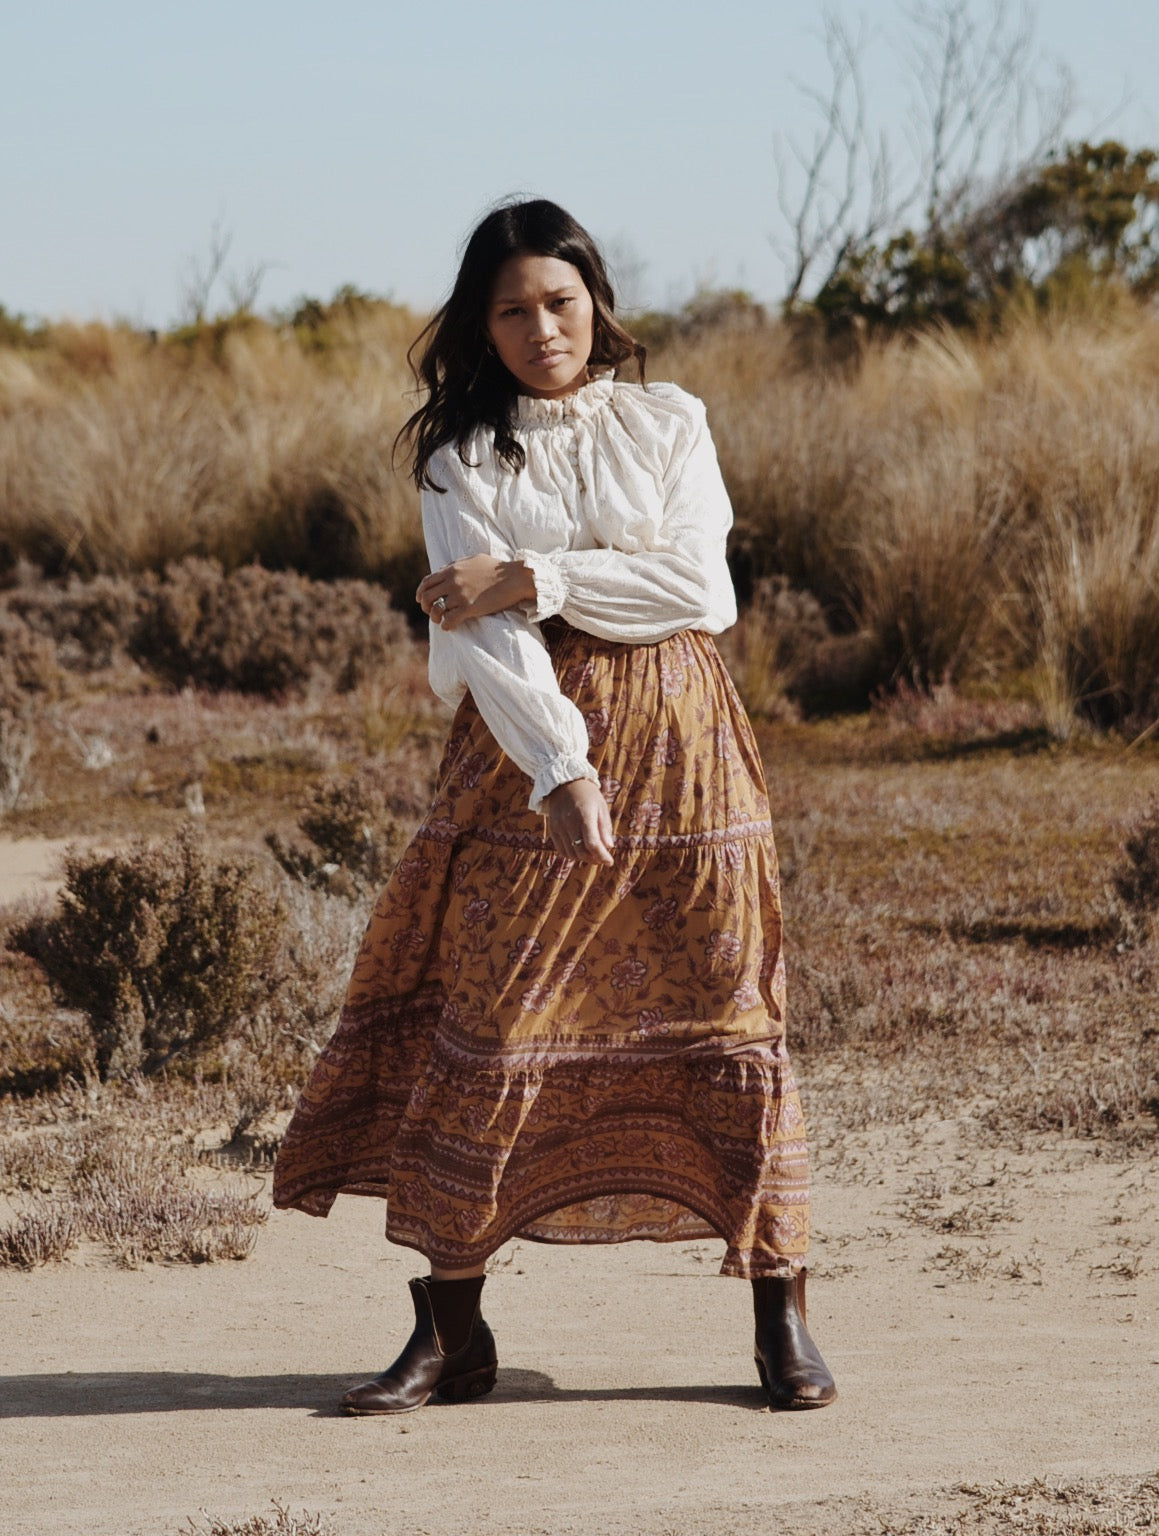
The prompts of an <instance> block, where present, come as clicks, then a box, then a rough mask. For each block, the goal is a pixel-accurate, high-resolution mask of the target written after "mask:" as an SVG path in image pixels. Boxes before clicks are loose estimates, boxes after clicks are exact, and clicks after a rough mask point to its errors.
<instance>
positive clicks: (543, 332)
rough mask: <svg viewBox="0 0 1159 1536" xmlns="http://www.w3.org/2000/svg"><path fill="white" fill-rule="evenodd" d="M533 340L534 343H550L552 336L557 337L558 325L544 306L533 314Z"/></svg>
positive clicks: (553, 316)
mask: <svg viewBox="0 0 1159 1536" xmlns="http://www.w3.org/2000/svg"><path fill="white" fill-rule="evenodd" d="M533 318H534V325H533V327H532V329H533V331H534V339H535V340H536V341H550V340H551V339H552V337H553V336H558V335H559V325H558V323H557V322H556V318H555V315H554V314H553V313H552V311H551V310H550V309H548V308H546V306H545V307H544V308H542V309H537V310H536V311H535V313H534V317H533Z"/></svg>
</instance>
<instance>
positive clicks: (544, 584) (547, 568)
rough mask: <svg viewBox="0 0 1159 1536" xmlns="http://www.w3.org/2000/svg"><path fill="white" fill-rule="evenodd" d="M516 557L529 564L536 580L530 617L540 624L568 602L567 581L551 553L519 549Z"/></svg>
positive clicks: (532, 620)
mask: <svg viewBox="0 0 1159 1536" xmlns="http://www.w3.org/2000/svg"><path fill="white" fill-rule="evenodd" d="M515 558H516V560H521V561H522V562H523V564H524V565H525V566H527V568H528V570H529V571H530V572H531V574H532V577H533V578H534V580H535V598H534V600H533V602H532V606H531V612H530V614H529V615H528V617H529V618H530V620H531V622H532V623H533V624H540V623H542V622H543V620H544V619H550V618H551V616H552V615H553V614H556V613H559V611H560V610H561V609H562V607H563V605H564V603H566V602H567V582H566V581H564V579H563V572H562V570H561V569H560V567H559V562H558V561H557V560H555V559H553V557H552V556H551V555H544V554H541V553H540V552H539V551H538V550H535V549H517V550H516V551H515Z"/></svg>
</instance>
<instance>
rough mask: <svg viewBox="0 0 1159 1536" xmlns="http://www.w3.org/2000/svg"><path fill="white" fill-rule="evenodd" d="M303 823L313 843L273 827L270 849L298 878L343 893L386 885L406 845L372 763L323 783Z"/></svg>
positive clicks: (300, 821)
mask: <svg viewBox="0 0 1159 1536" xmlns="http://www.w3.org/2000/svg"><path fill="white" fill-rule="evenodd" d="M298 829H299V831H301V832H302V833H304V834H305V836H306V837H307V838H309V840H310V842H311V843H312V844H313V847H312V848H303V847H302V846H301V844H287V843H285V842H284V841H283V840H282V839H281V838H280V837H279V836H278V834H277V833H276V832H270V833H268V834H267V836H266V845H267V847H268V848H269V849H270V852H271V853H272V854H273V856H274V858H275V859H276V860H277V861H278V863H279V864H280V865H281V867H282V868H283V869H284V870H285V871H286V873H287V874H288V875H290V876H292V877H293V878H294V879H296V880H302V881H304V882H305V883H306V884H307V885H312V886H318V887H321V888H323V889H331V890H335V891H337V892H339V893H341V892H342V890H343V889H344V888H346V889H347V890H350V889H351V888H353V890H354V891H359V890H365V889H367V888H374V887H377V886H379V885H381V884H382V883H383V881H384V880H385V879H386V877H387V876H388V875H389V874H390V872H391V870H392V869H393V868H394V865H395V862H396V860H397V859H398V856H399V854H400V853H401V851H402V846H403V831H402V828H401V827H400V826H399V823H398V822H397V821H396V820H395V818H394V816H393V815H392V814H391V813H390V811H389V810H388V808H387V802H386V794H385V792H384V790H383V787H382V785H381V783H380V781H379V778H378V776H377V775H376V774H375V773H374V771H373V770H372V769H370V770H367V769H364V770H363V771H362V772H361V773H357V774H355V775H353V776H352V777H351V778H347V779H330V780H328V781H327V782H326V783H324V784H321V785H320V786H319V787H318V788H317V789H316V790H315V791H314V793H313V794H312V795H311V797H310V799H309V801H308V802H307V804H306V806H305V809H304V810H303V811H302V814H301V815H300V816H299V818H298Z"/></svg>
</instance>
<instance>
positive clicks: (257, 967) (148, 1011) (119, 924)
mask: <svg viewBox="0 0 1159 1536" xmlns="http://www.w3.org/2000/svg"><path fill="white" fill-rule="evenodd" d="M283 916H284V907H283V904H282V902H281V900H280V898H279V896H278V895H277V894H276V893H275V892H274V891H273V890H272V889H271V887H270V886H269V884H268V882H266V881H264V880H262V879H261V878H260V876H259V875H258V873H257V871H256V868H255V866H254V865H253V864H252V862H250V861H242V860H233V859H226V858H222V859H217V858H214V857H213V856H211V855H210V854H209V853H208V852H207V851H206V849H205V847H204V844H203V842H202V840H201V838H200V836H199V834H198V833H196V832H195V831H193V830H192V829H188V828H187V829H185V830H183V831H182V832H180V833H179V834H178V835H177V836H176V837H175V838H173V839H172V840H171V841H169V842H168V843H163V844H155V845H150V844H147V843H144V842H139V843H136V844H134V845H133V846H132V847H131V848H130V849H129V850H128V851H126V852H122V853H114V854H107V855H105V854H102V855H93V854H85V853H79V852H76V851H74V852H72V853H71V854H70V855H69V857H68V858H67V859H66V862H65V887H64V891H63V894H62V898H61V910H60V912H59V913H58V914H57V915H56V916H54V917H52V918H48V919H44V918H40V919H32V920H31V921H30V922H29V923H27V924H25V925H24V926H23V927H21V928H19V929H17V930H16V932H15V933H14V934H13V938H12V941H11V942H12V944H13V947H15V948H17V949H19V950H22V951H23V952H24V953H26V954H30V955H32V956H33V957H34V958H35V959H37V960H38V961H39V962H40V964H41V965H42V966H43V968H44V970H45V972H46V973H47V975H48V977H49V979H50V981H51V982H52V983H53V985H54V987H55V989H56V991H57V992H58V993H59V995H60V997H61V999H62V1000H63V1001H64V1003H65V1004H66V1005H67V1006H69V1007H73V1008H78V1009H80V1010H82V1011H83V1012H84V1013H85V1014H86V1015H87V1016H88V1020H89V1025H90V1028H91V1030H92V1033H93V1039H94V1044H95V1048H96V1057H97V1066H98V1070H99V1072H100V1074H101V1076H102V1077H109V1076H110V1075H119V1074H122V1073H124V1072H127V1071H133V1070H136V1069H138V1068H140V1069H142V1070H144V1071H147V1072H148V1071H154V1070H156V1069H157V1068H159V1067H160V1066H162V1065H164V1063H165V1062H167V1061H169V1060H170V1059H171V1058H173V1057H174V1056H176V1055H177V1054H178V1053H180V1052H183V1051H190V1050H192V1049H194V1048H200V1047H204V1046H205V1045H207V1044H208V1043H210V1042H212V1041H216V1040H219V1039H221V1038H222V1037H223V1036H224V1035H225V1034H226V1032H227V1031H228V1030H229V1028H230V1027H231V1025H233V1024H234V1023H235V1022H236V1021H237V1020H238V1019H239V1017H241V1016H242V1015H244V1014H245V1013H246V1012H247V1011H248V1010H250V1009H252V1008H254V1007H256V1006H258V1005H259V1004H260V1003H261V1002H262V1001H263V1000H264V999H265V998H266V997H268V995H269V993H270V990H271V985H272V982H271V975H270V971H271V966H272V962H273V960H274V957H275V955H276V953H277V949H278V944H279V939H280V928H281V924H282V920H283Z"/></svg>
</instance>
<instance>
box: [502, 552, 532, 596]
mask: <svg viewBox="0 0 1159 1536" xmlns="http://www.w3.org/2000/svg"><path fill="white" fill-rule="evenodd" d="M504 575H505V576H507V578H508V579H509V580H511V581H513V582H514V583H515V587H516V591H517V592H518V596H517V597H516V598H515V599H514V601H515V602H516V603H533V602H534V601H535V599H536V597H537V595H538V594H537V591H536V586H535V572H534V571H533V570H532V569H531V567H530V566H529V565H528V564H527V563H526V561H523V560H518V559H516V560H508V561H507V564H506V570H505V571H504Z"/></svg>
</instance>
